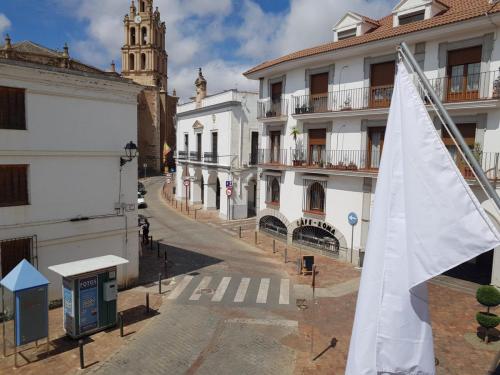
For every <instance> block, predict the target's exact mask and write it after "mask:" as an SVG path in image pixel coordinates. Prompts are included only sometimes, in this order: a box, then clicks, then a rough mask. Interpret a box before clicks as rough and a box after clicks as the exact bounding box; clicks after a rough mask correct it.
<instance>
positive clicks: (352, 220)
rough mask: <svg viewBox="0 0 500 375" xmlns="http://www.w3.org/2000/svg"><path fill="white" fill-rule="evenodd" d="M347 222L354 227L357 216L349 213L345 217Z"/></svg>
mask: <svg viewBox="0 0 500 375" xmlns="http://www.w3.org/2000/svg"><path fill="white" fill-rule="evenodd" d="M347 221H348V222H349V224H351V225H352V226H354V225H356V224H357V223H358V215H356V213H354V212H350V213H349V215H347Z"/></svg>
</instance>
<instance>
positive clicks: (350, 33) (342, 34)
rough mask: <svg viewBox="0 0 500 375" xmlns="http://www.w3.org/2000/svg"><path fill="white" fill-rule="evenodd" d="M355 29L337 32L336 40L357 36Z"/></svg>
mask: <svg viewBox="0 0 500 375" xmlns="http://www.w3.org/2000/svg"><path fill="white" fill-rule="evenodd" d="M357 29H358V28H357V27H353V28H352V29H348V30H344V31H337V40H344V39H349V38H353V37H355V36H357V32H358V30H357Z"/></svg>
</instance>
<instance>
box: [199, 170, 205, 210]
mask: <svg viewBox="0 0 500 375" xmlns="http://www.w3.org/2000/svg"><path fill="white" fill-rule="evenodd" d="M200 184H201V186H200V188H201V204H202V205H205V180H204V179H203V176H201V180H200Z"/></svg>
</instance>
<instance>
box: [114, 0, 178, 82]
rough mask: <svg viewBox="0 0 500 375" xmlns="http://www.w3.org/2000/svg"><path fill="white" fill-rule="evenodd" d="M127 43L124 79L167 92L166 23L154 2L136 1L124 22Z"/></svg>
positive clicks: (150, 0) (125, 44) (124, 59)
mask: <svg viewBox="0 0 500 375" xmlns="http://www.w3.org/2000/svg"><path fill="white" fill-rule="evenodd" d="M123 25H124V31H125V43H124V45H123V47H122V75H123V76H124V77H126V78H130V79H132V80H133V81H134V82H136V83H138V84H140V85H144V86H155V87H159V88H162V89H164V90H167V59H168V55H167V52H166V51H165V30H166V27H165V22H162V21H161V20H160V12H159V11H158V7H156V9H155V10H154V11H153V0H139V1H138V2H137V6H136V4H135V3H134V0H132V2H131V4H130V11H129V13H128V14H126V15H125V17H124V19H123Z"/></svg>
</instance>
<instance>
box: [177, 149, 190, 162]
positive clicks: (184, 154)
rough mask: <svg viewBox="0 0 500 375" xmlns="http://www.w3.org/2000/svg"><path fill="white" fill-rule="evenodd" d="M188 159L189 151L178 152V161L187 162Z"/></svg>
mask: <svg viewBox="0 0 500 375" xmlns="http://www.w3.org/2000/svg"><path fill="white" fill-rule="evenodd" d="M187 158H188V152H187V151H177V159H181V160H186V159H187Z"/></svg>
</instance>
